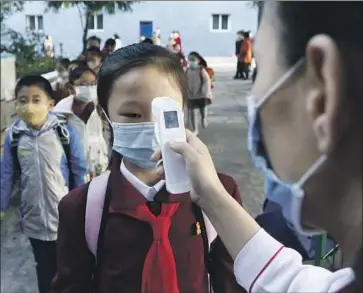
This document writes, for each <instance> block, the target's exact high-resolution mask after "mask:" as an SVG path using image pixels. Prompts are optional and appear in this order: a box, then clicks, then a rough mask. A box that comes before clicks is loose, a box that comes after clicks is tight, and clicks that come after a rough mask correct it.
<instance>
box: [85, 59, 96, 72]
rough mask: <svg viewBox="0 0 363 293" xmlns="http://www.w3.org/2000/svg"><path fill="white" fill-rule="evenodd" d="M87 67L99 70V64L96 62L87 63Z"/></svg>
mask: <svg viewBox="0 0 363 293" xmlns="http://www.w3.org/2000/svg"><path fill="white" fill-rule="evenodd" d="M87 66H88V67H89V68H91V69H92V70H95V69H96V68H98V64H97V63H96V62H92V61H90V62H87Z"/></svg>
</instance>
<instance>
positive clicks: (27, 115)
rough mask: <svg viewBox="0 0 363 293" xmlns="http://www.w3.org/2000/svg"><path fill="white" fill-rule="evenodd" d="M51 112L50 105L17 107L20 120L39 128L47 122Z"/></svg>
mask: <svg viewBox="0 0 363 293" xmlns="http://www.w3.org/2000/svg"><path fill="white" fill-rule="evenodd" d="M48 112H49V107H48V105H33V104H27V105H21V106H17V113H18V116H19V118H20V119H22V120H23V121H24V122H25V123H26V124H28V125H30V126H33V127H39V126H41V125H42V124H43V123H44V122H45V120H47V116H48Z"/></svg>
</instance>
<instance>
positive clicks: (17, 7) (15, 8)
mask: <svg viewBox="0 0 363 293" xmlns="http://www.w3.org/2000/svg"><path fill="white" fill-rule="evenodd" d="M23 8H24V1H10V0H7V1H1V2H0V25H1V39H4V38H6V37H8V36H9V35H10V34H11V33H12V32H13V30H12V29H10V28H8V27H7V26H6V24H5V20H6V19H7V18H8V17H9V16H11V15H12V14H13V13H16V12H20V11H22V10H23ZM2 47H3V46H1V48H2Z"/></svg>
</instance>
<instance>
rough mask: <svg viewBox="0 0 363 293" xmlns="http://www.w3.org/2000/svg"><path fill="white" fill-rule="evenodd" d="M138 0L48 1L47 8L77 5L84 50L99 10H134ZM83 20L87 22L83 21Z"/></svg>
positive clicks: (112, 12) (111, 11) (109, 11)
mask: <svg viewBox="0 0 363 293" xmlns="http://www.w3.org/2000/svg"><path fill="white" fill-rule="evenodd" d="M135 2H138V1H48V3H47V8H48V9H52V10H54V11H59V10H60V9H67V8H70V7H77V8H78V11H79V12H80V18H81V19H80V20H81V25H82V29H83V37H82V42H83V51H82V52H84V50H85V48H86V42H87V36H88V24H89V20H90V17H91V16H92V15H93V14H94V13H97V12H100V11H106V12H107V13H108V14H115V13H116V11H122V12H128V11H130V12H131V11H132V5H133V4H134V3H135ZM83 20H84V21H85V23H83Z"/></svg>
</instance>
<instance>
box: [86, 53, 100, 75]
mask: <svg viewBox="0 0 363 293" xmlns="http://www.w3.org/2000/svg"><path fill="white" fill-rule="evenodd" d="M102 59H103V55H102V52H101V51H100V49H99V48H97V47H91V48H89V49H87V51H86V62H87V65H88V67H89V68H91V69H92V70H93V71H94V72H95V73H96V74H97V73H98V71H99V70H100V67H101V64H102Z"/></svg>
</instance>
